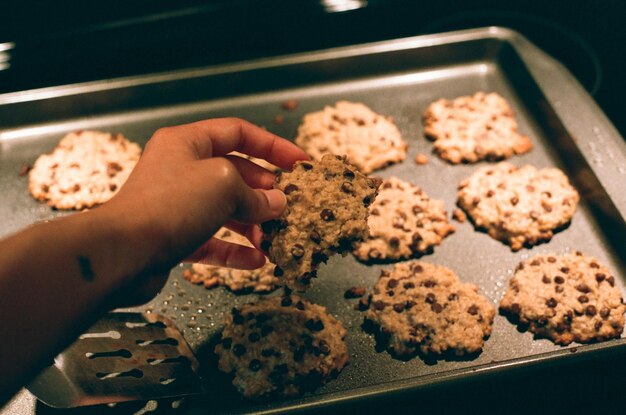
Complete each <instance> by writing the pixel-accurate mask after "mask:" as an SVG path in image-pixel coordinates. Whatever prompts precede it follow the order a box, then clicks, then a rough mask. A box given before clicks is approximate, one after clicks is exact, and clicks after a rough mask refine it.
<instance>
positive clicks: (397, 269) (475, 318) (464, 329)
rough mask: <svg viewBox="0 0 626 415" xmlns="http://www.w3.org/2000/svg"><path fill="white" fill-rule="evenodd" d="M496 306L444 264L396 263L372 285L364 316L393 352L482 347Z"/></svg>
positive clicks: (465, 351) (472, 350) (461, 350)
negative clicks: (368, 304) (368, 303)
mask: <svg viewBox="0 0 626 415" xmlns="http://www.w3.org/2000/svg"><path fill="white" fill-rule="evenodd" d="M494 315H495V308H494V306H493V305H492V304H491V303H490V302H489V300H487V299H486V298H485V297H483V296H482V295H480V294H479V293H478V289H477V288H476V286H475V285H473V284H467V283H463V282H461V281H460V280H459V279H458V277H457V276H456V275H455V274H454V273H453V272H452V271H451V270H450V269H448V268H446V267H443V266H437V265H433V264H429V263H427V262H422V261H410V262H403V263H399V264H396V265H395V266H394V268H393V269H391V270H390V271H383V272H382V274H381V276H380V279H379V280H378V282H377V283H376V285H375V286H374V289H373V292H372V296H371V300H370V307H369V310H368V311H367V315H366V319H367V321H369V322H372V323H374V325H375V326H376V327H377V328H378V333H379V334H382V336H383V337H384V338H385V341H387V342H388V346H387V347H388V350H389V351H390V352H391V353H392V354H393V355H395V356H399V357H407V356H412V355H413V354H415V353H416V352H417V351H421V352H422V353H424V354H426V355H429V354H430V355H441V354H443V353H446V352H452V353H454V354H455V355H457V356H462V355H465V354H474V353H478V352H480V350H481V349H482V347H483V344H484V341H485V339H486V338H487V337H488V336H489V335H490V334H491V327H492V324H493V318H494Z"/></svg>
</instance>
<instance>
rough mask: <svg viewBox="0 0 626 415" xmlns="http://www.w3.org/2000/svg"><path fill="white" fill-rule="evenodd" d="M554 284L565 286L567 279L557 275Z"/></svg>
mask: <svg viewBox="0 0 626 415" xmlns="http://www.w3.org/2000/svg"><path fill="white" fill-rule="evenodd" d="M554 282H556V283H557V284H563V283H564V282H565V278H563V277H561V276H560V275H557V276H556V277H554Z"/></svg>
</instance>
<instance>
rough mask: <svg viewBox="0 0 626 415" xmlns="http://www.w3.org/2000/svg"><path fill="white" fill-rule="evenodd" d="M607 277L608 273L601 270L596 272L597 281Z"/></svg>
mask: <svg viewBox="0 0 626 415" xmlns="http://www.w3.org/2000/svg"><path fill="white" fill-rule="evenodd" d="M605 278H606V275H604V274H602V273H601V272H598V273H597V274H596V281H598V282H602V281H604V279H605Z"/></svg>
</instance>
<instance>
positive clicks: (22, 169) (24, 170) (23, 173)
mask: <svg viewBox="0 0 626 415" xmlns="http://www.w3.org/2000/svg"><path fill="white" fill-rule="evenodd" d="M31 170H32V166H30V165H29V164H27V163H24V162H22V167H20V171H19V173H18V175H19V176H20V177H24V176H26V175H27V174H28V172H29V171H31Z"/></svg>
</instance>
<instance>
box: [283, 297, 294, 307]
mask: <svg viewBox="0 0 626 415" xmlns="http://www.w3.org/2000/svg"><path fill="white" fill-rule="evenodd" d="M292 303H293V301H291V297H283V299H282V300H280V305H281V306H283V307H289V306H290V305H291V304H292Z"/></svg>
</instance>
